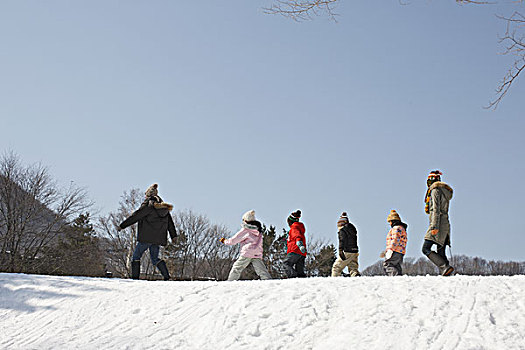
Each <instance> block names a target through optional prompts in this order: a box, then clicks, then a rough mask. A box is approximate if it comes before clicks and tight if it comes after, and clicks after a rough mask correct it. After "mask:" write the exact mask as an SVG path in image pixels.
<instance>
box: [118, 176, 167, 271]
mask: <svg viewBox="0 0 525 350" xmlns="http://www.w3.org/2000/svg"><path fill="white" fill-rule="evenodd" d="M145 195H146V198H145V200H144V202H143V203H142V205H141V206H140V208H139V209H137V210H136V211H135V212H134V213H133V214H131V216H130V217H129V218H127V219H126V220H124V221H123V222H122V223H121V224H120V225H119V226H118V228H117V229H118V230H119V231H120V230H123V229H125V228H126V227H129V226H131V225H133V224H134V223H136V222H138V234H137V245H136V247H135V251H134V252H133V257H132V261H131V278H133V279H138V278H139V275H140V258H141V257H142V254H144V252H145V251H146V250H148V249H149V254H150V258H151V263H152V264H153V265H154V266H156V267H157V268H158V269H159V271H160V273H161V274H162V277H164V280H165V281H167V280H169V279H170V275H169V272H168V268H167V266H166V262H165V261H164V260H160V259H159V249H160V247H159V246H161V245H162V246H165V245H166V244H168V232H169V234H170V236H171V240H172V241H174V240H175V238H176V237H177V231H176V230H175V224H174V223H173V219H172V217H171V215H170V211H171V210H172V209H173V205H171V204H168V203H164V202H163V201H162V199H161V198H160V197H159V196H158V185H157V184H153V185H151V186H150V187H149V188H148V189H147V190H146V193H145Z"/></svg>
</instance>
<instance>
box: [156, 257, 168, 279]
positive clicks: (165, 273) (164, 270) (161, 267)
mask: <svg viewBox="0 0 525 350" xmlns="http://www.w3.org/2000/svg"><path fill="white" fill-rule="evenodd" d="M157 269H159V271H160V273H161V274H162V277H164V281H167V280H169V279H170V273H169V272H168V267H167V266H166V262H165V261H164V260H161V261H159V263H158V264H157Z"/></svg>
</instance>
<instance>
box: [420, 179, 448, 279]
mask: <svg viewBox="0 0 525 350" xmlns="http://www.w3.org/2000/svg"><path fill="white" fill-rule="evenodd" d="M441 175H443V174H442V173H441V172H440V171H439V170H434V171H431V172H430V175H428V179H427V186H428V190H427V193H426V195H425V212H426V213H427V214H428V216H429V218H428V219H429V227H428V230H427V233H426V235H425V241H424V243H423V248H422V251H423V254H425V255H426V257H427V258H428V259H429V260H430V261H432V263H433V264H434V265H436V266H437V267H438V268H439V273H440V274H441V275H442V276H450V275H451V274H452V273H453V272H454V268H453V267H452V266H450V263H449V261H448V259H447V256H446V254H445V249H446V247H447V245H448V246H450V221H449V219H448V207H449V202H450V200H451V199H452V195H453V193H454V191H453V190H452V188H451V187H450V186H449V185H447V184H446V183H444V182H441ZM433 245H436V246H437V252H434V251H432V250H431V249H432V246H433Z"/></svg>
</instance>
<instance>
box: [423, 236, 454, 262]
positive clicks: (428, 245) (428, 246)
mask: <svg viewBox="0 0 525 350" xmlns="http://www.w3.org/2000/svg"><path fill="white" fill-rule="evenodd" d="M434 244H435V245H436V246H437V253H438V255H439V256H441V257H442V258H443V259H444V260H445V261H446V263H447V264H448V263H449V262H448V259H447V255H446V254H445V249H446V248H447V246H446V245H439V244H437V243H436V242H434V241H431V240H428V239H425V242H424V243H423V249H421V250H422V251H423V254H425V256H428V254H430V252H431V251H432V246H433V245H434Z"/></svg>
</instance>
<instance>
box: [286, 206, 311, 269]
mask: <svg viewBox="0 0 525 350" xmlns="http://www.w3.org/2000/svg"><path fill="white" fill-rule="evenodd" d="M300 218H301V211H300V210H296V211H295V212H293V213H291V214H290V216H288V220H287V221H288V226H290V231H289V232H288V239H287V241H286V258H285V259H284V261H283V263H284V269H285V271H286V275H287V276H288V278H293V277H306V274H305V272H304V263H305V260H306V236H305V235H304V234H305V232H306V228H305V227H304V224H303V223H302V222H299V219H300Z"/></svg>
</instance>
